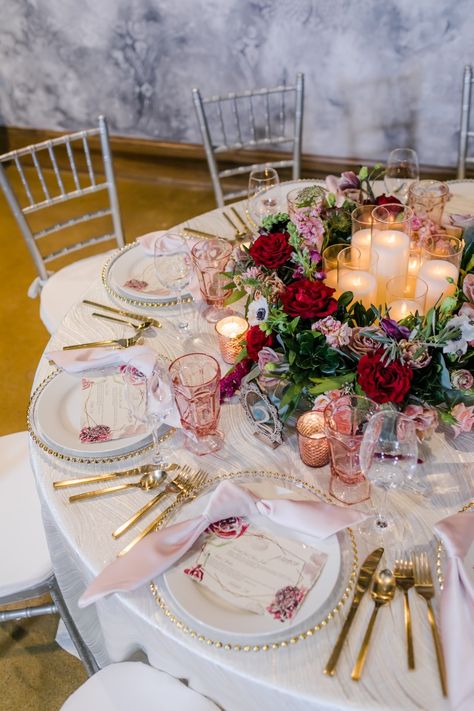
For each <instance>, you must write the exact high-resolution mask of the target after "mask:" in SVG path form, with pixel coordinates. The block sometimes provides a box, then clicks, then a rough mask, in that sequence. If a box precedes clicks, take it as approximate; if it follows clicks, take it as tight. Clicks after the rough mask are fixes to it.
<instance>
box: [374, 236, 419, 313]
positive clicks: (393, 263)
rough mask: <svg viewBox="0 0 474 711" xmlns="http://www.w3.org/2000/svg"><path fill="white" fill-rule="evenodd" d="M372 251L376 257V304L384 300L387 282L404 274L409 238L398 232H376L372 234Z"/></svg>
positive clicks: (408, 252)
mask: <svg viewBox="0 0 474 711" xmlns="http://www.w3.org/2000/svg"><path fill="white" fill-rule="evenodd" d="M372 251H373V252H375V253H376V254H377V255H378V258H379V260H378V265H377V303H379V304H384V303H385V300H386V287H387V281H388V280H389V279H391V278H392V277H395V276H399V275H400V274H406V273H407V269H408V258H409V254H410V238H409V236H408V235H407V234H406V233H405V232H400V231H399V230H377V229H374V230H373V232H372Z"/></svg>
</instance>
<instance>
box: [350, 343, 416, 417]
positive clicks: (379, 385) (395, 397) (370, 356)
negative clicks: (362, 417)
mask: <svg viewBox="0 0 474 711" xmlns="http://www.w3.org/2000/svg"><path fill="white" fill-rule="evenodd" d="M383 354H384V351H383V350H382V349H381V348H379V349H378V350H376V351H374V352H373V353H367V355H365V356H362V358H361V359H360V361H359V364H358V366H357V381H358V383H359V385H360V386H361V388H362V390H363V391H364V392H365V394H366V395H367V397H369V398H371V399H372V400H373V401H374V402H377V403H379V404H382V403H384V402H402V401H403V400H404V399H405V397H406V395H408V393H409V391H410V386H411V379H412V377H413V371H412V369H411V368H410V367H409V366H408V365H406V364H405V363H400V361H398V360H394V361H392V362H391V363H383V362H382V356H383Z"/></svg>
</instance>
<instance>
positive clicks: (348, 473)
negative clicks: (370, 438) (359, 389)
mask: <svg viewBox="0 0 474 711" xmlns="http://www.w3.org/2000/svg"><path fill="white" fill-rule="evenodd" d="M378 409H379V408H378V405H377V404H376V403H375V402H373V401H372V400H369V399H368V398H365V397H360V396H358V395H342V396H341V397H339V398H338V399H337V400H333V401H332V402H330V403H329V404H328V406H327V407H326V409H325V410H324V431H325V433H326V437H327V438H328V442H329V454H330V464H331V479H330V484H329V493H330V494H331V495H332V496H334V498H335V499H337V500H338V501H342V502H343V503H345V504H358V503H360V502H361V501H365V500H366V499H368V498H369V494H370V484H369V482H368V480H367V479H366V477H365V476H364V474H363V473H362V470H361V466H360V462H359V452H360V445H361V443H362V438H363V436H364V432H365V429H366V427H367V423H368V421H369V420H370V418H371V417H372V415H373V414H374V413H375V412H377V410H378Z"/></svg>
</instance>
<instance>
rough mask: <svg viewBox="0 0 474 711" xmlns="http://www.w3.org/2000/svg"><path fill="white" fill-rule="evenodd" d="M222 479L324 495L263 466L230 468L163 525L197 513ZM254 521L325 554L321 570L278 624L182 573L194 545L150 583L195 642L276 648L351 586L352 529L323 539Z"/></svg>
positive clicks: (314, 622) (275, 493)
mask: <svg viewBox="0 0 474 711" xmlns="http://www.w3.org/2000/svg"><path fill="white" fill-rule="evenodd" d="M224 479H232V480H233V481H235V482H236V483H239V484H242V485H247V486H248V487H249V488H250V489H251V490H252V491H255V493H257V494H258V495H259V496H265V497H268V498H270V497H275V498H276V497H280V498H289V497H292V498H308V497H309V498H316V499H326V497H325V495H324V494H323V492H321V491H320V490H318V489H317V488H316V487H314V486H313V485H311V484H308V483H306V482H302V481H301V480H299V479H297V478H296V477H292V476H290V475H283V474H279V473H276V472H266V471H258V472H241V473H229V474H225V475H222V476H218V477H215V478H213V479H212V480H211V481H210V482H208V483H207V484H206V485H205V486H203V487H202V488H201V489H200V490H199V491H198V492H196V494H195V499H194V501H192V502H191V504H189V505H187V506H185V507H184V508H181V507H176V509H174V510H173V511H171V514H172V515H170V517H169V518H167V519H166V523H165V525H167V524H168V523H171V522H172V523H175V522H178V521H181V520H184V519H187V518H190V517H193V516H196V515H199V513H200V511H202V509H203V508H204V506H205V503H206V501H207V499H208V497H209V495H210V492H211V491H212V490H213V489H214V488H215V487H216V486H217V484H218V483H219V482H220V481H223V480H224ZM326 500H327V499H326ZM171 508H173V507H171ZM175 511H176V513H175ZM257 518H258V521H257ZM255 523H257V525H258V526H259V527H260V528H265V529H266V530H267V531H268V530H270V529H271V530H273V531H275V532H277V533H278V534H279V535H281V536H284V537H287V538H293V539H295V540H298V541H300V542H301V543H302V544H303V545H308V544H309V545H311V546H312V547H314V548H316V549H320V550H324V551H325V552H327V554H328V560H327V562H326V566H325V568H324V570H323V573H322V574H321V576H320V578H319V579H318V581H317V582H316V584H315V586H314V587H313V588H312V590H311V591H310V592H309V593H308V595H307V597H306V599H305V600H304V602H303V603H302V605H301V608H300V610H299V612H298V613H297V614H296V615H295V617H294V618H293V619H292V620H290V621H287V622H285V623H284V624H282V623H281V622H278V621H276V620H272V619H271V618H269V619H266V620H258V619H257V618H258V617H260V616H258V615H256V614H255V613H251V612H248V611H245V610H240V609H237V608H236V607H233V606H231V605H229V603H227V602H225V601H224V600H221V599H220V598H219V597H218V596H214V595H213V594H212V593H211V592H210V591H208V590H206V589H205V588H204V587H203V586H200V585H198V584H196V583H194V582H193V581H192V580H191V579H190V578H189V577H188V576H186V575H185V574H184V573H182V569H183V567H185V565H186V560H187V559H188V558H189V557H192V556H193V554H194V549H193V552H190V553H189V554H187V555H186V556H185V557H183V558H182V559H181V560H180V561H179V562H178V563H177V565H176V566H174V568H172V569H170V570H169V571H167V573H165V574H164V575H163V576H160V578H159V579H157V580H156V581H154V582H153V583H152V584H151V590H152V593H153V596H154V598H155V600H156V602H157V604H158V605H159V607H160V608H161V610H162V611H163V613H164V614H165V615H166V617H168V619H170V621H171V622H173V623H174V624H175V625H176V626H177V628H178V629H179V630H180V631H182V632H183V633H184V634H189V635H190V636H191V637H197V639H199V641H205V642H206V644H208V645H213V646H215V647H217V648H224V649H234V650H240V649H246V648H249V649H250V648H251V649H254V650H255V651H257V650H258V649H267V648H273V649H277V648H280V647H285V646H287V645H288V644H294V643H295V642H298V641H300V640H304V639H307V638H309V637H311V636H312V635H313V634H315V633H316V632H317V631H318V630H319V629H322V628H323V627H325V626H326V625H327V624H328V623H329V622H330V620H332V619H333V618H334V616H335V615H336V614H337V613H338V612H339V611H340V609H341V608H342V607H343V605H344V603H345V601H346V600H347V598H348V597H349V595H350V593H351V591H352V588H353V585H354V580H355V575H356V572H357V565H358V553H357V545H356V541H355V537H354V534H353V532H352V530H351V529H346V530H345V531H343V532H341V533H339V534H337V535H335V536H331V537H330V538H328V539H326V540H325V541H324V542H322V541H320V540H319V539H315V538H310V537H309V536H303V535H302V534H298V533H296V532H294V531H291V530H290V529H287V528H284V527H282V526H272V524H271V523H270V522H269V521H268V520H264V517H261V516H258V517H256V518H255ZM198 547H199V544H198ZM252 620H253V626H254V627H253V629H252Z"/></svg>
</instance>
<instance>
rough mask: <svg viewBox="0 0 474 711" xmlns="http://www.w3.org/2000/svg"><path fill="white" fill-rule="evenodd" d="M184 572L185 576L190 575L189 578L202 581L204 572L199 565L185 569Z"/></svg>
mask: <svg viewBox="0 0 474 711" xmlns="http://www.w3.org/2000/svg"><path fill="white" fill-rule="evenodd" d="M184 572H185V573H186V575H190V576H191V578H196V580H202V579H203V577H204V570H203V567H202V565H201V564H200V563H199V564H198V565H195V566H194V567H193V568H185V569H184Z"/></svg>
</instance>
